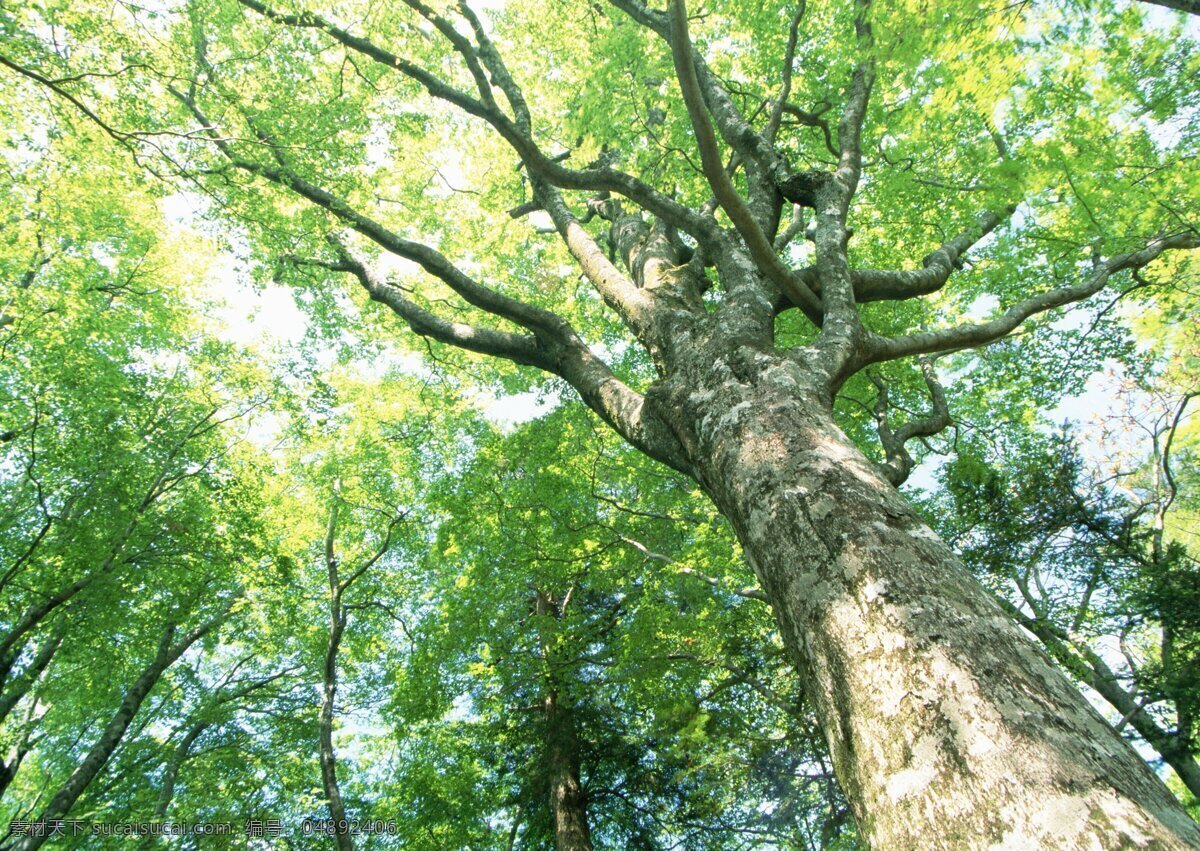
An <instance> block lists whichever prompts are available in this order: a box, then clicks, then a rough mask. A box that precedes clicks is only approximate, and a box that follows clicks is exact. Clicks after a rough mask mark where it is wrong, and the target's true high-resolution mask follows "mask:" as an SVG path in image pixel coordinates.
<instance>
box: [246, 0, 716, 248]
mask: <svg viewBox="0 0 1200 851" xmlns="http://www.w3.org/2000/svg"><path fill="white" fill-rule="evenodd" d="M238 2H239V3H241V4H242V5H243V6H245V7H247V8H248V9H251V10H253V11H255V12H257V13H259V14H261V15H263V16H264V17H266V18H268V19H269V20H272V21H275V22H276V23H281V24H285V25H287V26H294V27H305V28H311V29H318V30H321V31H322V32H324V33H325V34H326V35H328V36H330V37H331V38H333V39H334V40H335V41H337V42H338V43H340V44H342V45H343V46H345V47H347V48H349V49H351V50H354V51H355V52H358V53H361V54H362V55H364V56H367V57H369V58H370V59H372V60H374V61H376V62H378V63H379V64H381V65H384V66H385V67H387V68H390V69H392V70H395V71H398V72H400V73H401V74H404V75H405V76H407V77H409V78H410V79H412V80H414V81H415V82H417V83H419V84H420V85H421V86H422V87H423V88H424V89H425V90H426V91H427V92H428V93H429V94H430V95H431V96H432V97H434V98H437V99H439V100H444V101H446V102H447V103H450V104H453V105H454V106H457V107H458V108H459V109H461V110H463V111H464V112H466V113H467V114H469V115H474V116H475V117H477V118H482V119H483V120H484V121H486V122H487V123H488V124H489V125H491V126H492V128H493V129H494V130H496V132H497V133H499V134H500V136H501V137H502V138H503V139H504V140H505V141H506V142H508V144H509V146H510V147H512V149H513V150H514V151H515V152H516V153H517V155H518V156H519V157H520V158H521V161H522V162H523V163H524V164H525V166H526V167H527V168H528V169H529V170H530V171H531V172H534V173H536V174H538V175H539V176H541V177H542V178H544V179H545V180H547V181H548V182H550V183H551V184H553V185H555V186H558V187H560V188H563V189H579V190H584V191H588V190H591V191H597V192H599V191H608V192H616V193H618V194H620V195H624V196H625V197H627V198H629V199H630V200H631V201H633V202H634V203H636V204H638V205H639V206H641V207H643V208H644V209H646V210H648V211H649V212H651V213H653V214H654V215H656V216H658V217H659V218H661V219H663V220H664V221H666V222H669V223H670V224H672V225H674V226H675V227H677V228H679V229H680V230H683V231H685V232H687V233H689V234H692V235H693V236H703V235H705V234H706V233H707V232H709V230H710V229H711V225H710V224H709V223H706V221H705V220H704V219H702V218H701V217H700V216H698V215H697V214H696V213H694V212H693V211H691V210H689V209H688V208H687V207H685V206H683V205H682V204H680V203H678V202H677V201H674V200H673V199H671V198H669V197H668V196H666V195H664V194H663V193H661V192H659V191H658V190H657V189H655V188H654V187H652V186H650V185H649V184H647V183H645V182H644V181H642V180H640V179H638V178H636V177H634V176H632V175H630V174H626V173H625V172H622V171H618V170H617V169H613V168H611V167H608V166H600V167H596V168H588V169H583V170H575V169H570V168H567V167H565V166H563V165H562V164H561V163H559V162H557V161H556V160H555V158H553V157H548V156H546V154H544V153H543V152H542V150H541V149H540V148H539V147H538V146H537V143H536V142H534V140H533V138H532V137H531V136H530V135H529V134H528V132H526V131H525V130H523V129H522V127H521V126H520V124H519V121H518V123H514V121H513V120H512V119H510V118H509V117H508V116H506V115H504V114H503V113H501V112H500V111H499V110H498V109H494V108H491V107H489V106H488V105H487V104H486V103H483V102H481V101H479V100H477V99H475V98H473V97H471V96H470V95H467V94H465V93H463V92H461V91H459V90H458V89H455V88H454V87H453V86H450V85H448V84H447V83H445V82H444V81H442V80H440V79H439V78H437V77H436V76H434V75H433V74H431V73H429V72H428V71H426V70H425V69H424V68H421V67H420V66H417V65H415V64H413V63H412V62H409V61H408V60H406V59H402V58H401V57H399V56H397V55H396V54H394V53H392V52H391V51H389V50H387V49H385V48H383V47H380V46H379V45H377V44H375V43H374V42H372V41H371V40H370V39H366V38H363V37H361V36H356V35H353V34H351V33H350V32H349V31H347V30H345V29H343V28H341V27H339V26H337V25H336V24H333V23H332V22H330V21H328V20H326V19H325V18H323V17H321V16H319V15H315V14H312V13H309V12H305V13H303V14H299V15H289V14H284V13H282V12H279V11H276V10H274V9H272V8H270V7H269V6H266V5H265V4H263V3H262V2H260V0H238ZM506 94H507V93H506ZM518 119H519V120H520V116H519V115H518Z"/></svg>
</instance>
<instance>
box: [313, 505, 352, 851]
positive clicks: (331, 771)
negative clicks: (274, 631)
mask: <svg viewBox="0 0 1200 851" xmlns="http://www.w3.org/2000/svg"><path fill="white" fill-rule="evenodd" d="M340 490H341V487H340V482H335V483H334V487H333V492H334V493H333V502H332V505H331V507H330V509H329V525H328V527H327V529H326V532H325V569H326V571H327V573H328V577H329V637H328V639H327V640H326V643H325V661H324V664H323V666H322V668H321V681H322V688H321V712H320V717H319V722H318V723H319V726H320V740H321V745H320V747H321V785H322V786H323V787H324V789H325V798H326V800H327V801H328V802H329V817H330V818H331V819H332V820H333V822H334V825H335V828H334V834H333V835H334V843H335V844H336V846H337V848H338V851H354V838H353V837H352V836H351V835H350V833H349V832H348V831H343V830H341V825H342V824H343V823H344V822H345V821H346V805H345V803H344V802H343V801H342V790H341V787H340V786H339V785H338V779H337V754H336V753H335V752H334V750H333V716H334V712H335V710H336V708H337V683H338V671H337V658H338V650H339V648H340V647H341V643H342V633H343V632H344V631H345V629H346V613H345V611H344V610H343V609H342V592H343V591H344V590H345V588H344V586H343V585H342V583H341V580H340V578H339V576H338V559H337V552H336V550H335V544H336V541H337V524H338V501H339V492H340Z"/></svg>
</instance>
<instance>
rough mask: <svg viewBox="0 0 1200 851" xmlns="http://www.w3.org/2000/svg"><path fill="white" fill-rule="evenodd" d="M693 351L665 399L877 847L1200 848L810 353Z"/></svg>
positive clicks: (1197, 837)
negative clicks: (843, 405) (851, 417)
mask: <svg viewBox="0 0 1200 851" xmlns="http://www.w3.org/2000/svg"><path fill="white" fill-rule="evenodd" d="M693 360H694V364H695V365H694V367H693V368H692V369H691V370H689V371H690V372H691V374H690V375H687V376H686V378H687V381H686V383H683V382H678V383H673V384H672V385H668V386H666V387H663V388H662V390H661V391H659V395H658V396H657V397H656V398H654V400H653V402H654V404H655V405H656V406H657V412H656V413H657V415H658V416H659V417H661V418H662V419H664V420H666V421H667V422H668V423H669V424H670V425H671V427H672V429H673V430H674V431H675V433H676V434H677V435H678V436H679V439H680V442H681V443H683V444H684V446H685V447H686V448H687V451H688V455H689V456H690V458H691V459H692V462H693V464H694V465H695V470H696V474H697V477H698V478H699V480H700V482H701V484H702V485H703V486H704V487H705V489H706V490H707V491H708V493H709V494H710V496H711V497H712V498H713V500H714V501H715V502H716V504H717V505H718V506H719V507H720V509H721V510H722V511H723V512H724V513H725V515H726V516H727V517H728V518H729V519H730V521H731V522H732V524H733V526H734V529H735V530H736V533H737V536H738V538H739V540H740V541H741V544H742V546H743V548H744V550H745V552H746V554H747V557H748V558H749V560H750V562H751V564H752V566H753V567H754V570H755V571H756V573H757V575H758V577H759V580H760V582H761V583H762V586H763V588H764V590H765V592H766V594H767V596H768V597H769V599H770V600H771V604H772V607H773V609H774V612H775V615H776V618H777V619H778V621H779V625H780V628H781V632H782V635H783V638H784V641H785V643H786V645H787V647H788V649H789V651H790V653H791V655H792V657H793V659H794V661H795V664H796V666H797V668H798V669H799V671H800V673H801V676H802V677H803V680H804V684H805V687H806V690H807V694H808V697H809V699H810V700H811V701H812V702H813V705H814V707H815V709H816V711H817V714H818V717H819V718H820V720H821V722H822V727H823V729H824V733H825V736H826V739H827V740H828V743H829V750H830V753H831V754H832V757H833V761H834V767H835V771H836V773H837V776H838V779H839V781H840V782H841V785H842V788H843V789H844V791H845V793H846V797H847V798H848V799H849V801H850V803H851V806H852V808H853V811H854V815H855V817H856V819H857V821H858V824H859V828H860V831H861V833H862V835H863V837H864V838H865V839H866V840H867V841H868V842H869V843H870V844H871V846H872V847H875V848H885V849H917V848H921V849H927V848H953V849H960V848H1013V849H1026V848H1038V849H1076V848H1099V849H1115V848H1133V847H1156V848H1186V847H1200V828H1198V827H1197V825H1196V824H1195V823H1194V822H1192V821H1191V820H1190V819H1189V818H1188V817H1187V815H1186V813H1185V812H1184V810H1183V809H1182V807H1181V806H1180V805H1179V803H1178V802H1177V801H1176V800H1175V799H1174V797H1173V796H1172V795H1171V794H1170V792H1169V791H1168V790H1167V788H1166V787H1165V785H1164V784H1163V783H1162V782H1161V781H1160V780H1159V779H1158V778H1157V777H1156V776H1155V775H1154V774H1153V772H1152V771H1151V770H1150V769H1149V768H1148V767H1147V765H1146V764H1145V762H1143V761H1142V759H1141V758H1140V757H1139V756H1138V755H1137V754H1136V753H1135V752H1134V751H1133V750H1132V748H1131V747H1130V746H1129V745H1128V744H1127V743H1126V742H1125V741H1124V740H1123V739H1122V738H1121V737H1120V735H1119V734H1117V733H1116V732H1115V731H1114V730H1113V728H1112V727H1111V726H1110V725H1109V724H1107V723H1106V722H1105V721H1104V720H1103V719H1102V718H1101V717H1100V716H1099V714H1098V713H1096V711H1095V710H1093V709H1092V707H1091V706H1090V705H1089V704H1088V702H1087V701H1086V700H1085V699H1084V698H1083V696H1082V695H1081V694H1080V692H1079V691H1078V690H1077V689H1076V688H1075V687H1074V686H1073V685H1072V684H1071V683H1070V682H1069V681H1068V680H1067V679H1066V677H1064V676H1063V675H1062V674H1061V673H1060V672H1059V671H1058V670H1057V669H1056V668H1055V667H1054V666H1053V665H1052V664H1051V663H1050V661H1049V659H1048V658H1047V657H1046V656H1045V654H1044V653H1043V652H1042V651H1041V650H1040V648H1038V647H1037V645H1036V644H1035V643H1034V642H1033V641H1032V639H1030V638H1028V637H1027V636H1026V635H1024V634H1023V633H1022V632H1021V631H1020V629H1019V628H1018V627H1017V626H1016V625H1015V624H1014V623H1013V622H1012V620H1011V619H1010V618H1009V617H1008V616H1007V615H1006V614H1005V613H1004V612H1003V610H1002V609H1001V608H1000V606H999V604H998V603H997V601H996V600H995V599H994V597H993V596H992V595H990V594H989V593H988V592H987V591H986V590H985V589H984V588H983V587H982V586H981V585H979V583H978V582H976V581H975V579H974V578H973V577H972V576H971V574H970V572H969V571H968V570H967V569H966V568H965V566H963V565H962V563H961V562H960V561H959V560H958V559H957V558H956V557H955V555H954V553H953V552H952V551H951V550H950V548H949V547H948V546H947V545H946V544H945V543H944V542H943V541H941V539H940V538H938V537H937V535H935V534H934V533H933V532H932V531H931V530H930V529H929V528H928V527H927V526H926V525H925V524H924V523H922V522H921V520H920V519H919V518H918V517H917V515H916V514H915V512H914V511H913V510H912V509H911V508H910V506H909V505H908V503H907V502H906V501H905V500H904V499H903V498H902V497H901V496H900V495H899V493H897V492H896V490H895V489H894V488H893V487H892V486H891V485H890V484H888V483H887V482H886V481H885V480H884V479H883V478H881V476H880V473H879V470H878V468H877V466H876V465H874V464H873V463H871V462H870V461H868V460H867V459H866V458H865V457H864V456H863V455H862V454H861V453H860V452H859V451H858V449H857V448H856V447H855V446H854V445H853V444H852V443H851V442H850V441H849V440H848V439H847V438H846V436H845V435H844V434H843V433H842V432H841V431H840V429H839V428H838V427H837V425H836V424H835V422H834V420H833V416H832V413H831V410H830V406H829V404H828V401H827V398H826V397H825V396H824V395H823V393H822V392H821V391H820V390H819V389H818V388H816V387H814V386H813V384H814V382H813V380H812V378H811V377H810V375H809V374H808V373H807V372H806V371H805V370H804V369H803V368H801V366H800V365H799V364H798V363H796V362H793V361H790V360H784V359H782V358H776V357H774V356H772V355H770V354H765V353H762V352H760V351H753V350H750V349H748V348H746V349H740V350H736V351H735V352H733V353H732V354H730V353H729V352H728V350H725V351H717V352H716V353H715V354H713V355H712V356H711V357H707V358H695V359H693Z"/></svg>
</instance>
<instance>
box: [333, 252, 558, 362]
mask: <svg viewBox="0 0 1200 851" xmlns="http://www.w3.org/2000/svg"><path fill="white" fill-rule="evenodd" d="M331 242H332V243H333V244H334V246H335V249H336V250H337V252H338V254H339V255H340V256H341V263H340V264H338V265H335V266H333V267H331V268H334V269H335V270H336V271H346V272H350V273H352V274H353V275H354V276H355V277H356V278H358V281H359V283H360V284H362V287H363V289H365V290H366V291H367V294H368V295H369V296H370V297H371V300H372V301H377V302H379V303H380V304H385V305H387V306H388V307H390V308H391V309H392V310H393V311H394V312H395V313H396V315H398V316H399V317H400V318H401V319H403V320H404V321H405V323H407V325H408V327H410V328H411V329H412V330H413V331H415V332H416V333H418V334H420V335H421V336H423V337H430V338H432V339H434V340H437V341H438V342H440V343H447V344H449V345H451V346H457V347H458V348H460V349H466V350H467V351H471V352H478V353H479V354H484V355H492V356H495V357H501V358H505V359H506V360H511V361H513V362H515V363H519V364H524V365H526V366H536V367H539V368H541V369H545V370H548V371H551V372H553V371H555V370H554V368H553V364H552V362H551V361H550V359H549V357H548V355H547V353H546V352H545V351H543V350H542V349H541V348H540V347H539V345H538V341H537V338H536V337H534V336H532V335H526V334H512V333H509V332H507V331H497V330H494V329H491V328H478V327H476V326H474V325H466V324H464V323H461V322H450V321H449V320H446V319H443V318H442V317H440V316H437V315H436V314H433V313H431V312H429V311H428V310H425V309H424V308H423V307H420V306H419V305H417V304H416V303H415V302H413V301H411V300H410V299H409V298H408V297H407V296H406V295H405V294H404V292H403V290H401V289H400V288H399V287H396V286H393V285H392V284H390V283H388V282H386V281H384V280H383V279H382V278H380V277H379V276H378V275H377V274H376V273H375V272H374V271H373V270H372V269H370V268H369V267H368V266H367V265H366V263H365V262H364V260H363V259H362V258H361V257H359V256H358V255H357V254H356V253H354V252H353V251H352V249H351V248H350V246H349V245H348V244H347V242H346V241H345V240H344V239H341V238H338V237H333V238H331Z"/></svg>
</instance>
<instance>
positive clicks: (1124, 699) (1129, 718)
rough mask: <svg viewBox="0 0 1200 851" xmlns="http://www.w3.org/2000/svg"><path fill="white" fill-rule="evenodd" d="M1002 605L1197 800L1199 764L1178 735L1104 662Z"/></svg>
mask: <svg viewBox="0 0 1200 851" xmlns="http://www.w3.org/2000/svg"><path fill="white" fill-rule="evenodd" d="M1002 605H1004V608H1005V610H1006V611H1007V612H1008V613H1009V614H1010V615H1011V616H1012V617H1013V618H1014V619H1015V620H1016V621H1017V622H1018V623H1020V624H1021V625H1022V626H1024V627H1025V628H1026V629H1028V630H1029V631H1030V632H1031V633H1033V634H1034V635H1035V636H1037V638H1038V640H1040V641H1041V642H1042V644H1043V645H1044V646H1045V648H1046V650H1047V651H1048V652H1049V653H1050V655H1051V656H1052V657H1053V658H1054V659H1056V660H1057V661H1058V663H1059V664H1060V665H1062V666H1063V668H1065V669H1066V670H1068V671H1070V672H1071V674H1072V675H1073V676H1075V677H1077V678H1078V679H1079V680H1080V681H1082V682H1085V683H1087V684H1088V685H1089V686H1091V687H1092V688H1093V689H1095V690H1096V693H1097V694H1099V695H1100V696H1101V697H1103V698H1104V699H1105V700H1106V701H1108V703H1109V705H1110V706H1112V707H1113V709H1115V710H1116V711H1117V712H1120V713H1121V718H1122V719H1124V721H1125V723H1128V724H1129V725H1130V726H1131V727H1133V729H1134V730H1136V731H1137V733H1138V735H1139V736H1141V737H1142V738H1143V739H1145V740H1146V743H1147V744H1149V745H1150V747H1152V748H1154V750H1155V751H1157V752H1158V754H1159V756H1161V757H1162V759H1163V761H1164V762H1166V764H1167V765H1169V766H1171V768H1172V769H1174V771H1175V773H1176V774H1177V775H1179V779H1180V780H1181V781H1182V782H1183V785H1184V786H1186V787H1187V789H1188V791H1189V792H1191V793H1192V794H1193V795H1195V796H1196V797H1197V798H1200V763H1197V762H1196V757H1195V756H1194V755H1193V754H1192V752H1191V751H1190V750H1189V749H1188V747H1187V746H1186V743H1185V742H1183V741H1181V737H1180V736H1179V735H1178V734H1177V733H1170V732H1168V731H1167V730H1164V729H1163V728H1162V726H1161V725H1160V724H1159V723H1158V722H1157V721H1156V720H1155V719H1154V717H1153V716H1152V715H1151V714H1150V713H1149V712H1147V711H1146V709H1145V707H1144V706H1143V705H1142V704H1141V703H1140V702H1139V701H1138V700H1137V698H1136V696H1135V695H1134V694H1131V693H1130V692H1128V691H1126V690H1125V689H1124V688H1123V687H1122V686H1121V681H1120V678H1119V677H1118V676H1117V674H1116V672H1115V671H1113V670H1112V669H1111V668H1110V667H1109V666H1108V663H1106V662H1105V661H1104V659H1103V658H1101V657H1100V656H1099V655H1098V654H1097V653H1095V652H1094V651H1093V650H1092V649H1091V648H1089V647H1087V646H1082V647H1077V646H1075V645H1074V644H1073V643H1072V642H1071V639H1070V636H1069V635H1067V634H1065V632H1064V631H1063V630H1060V629H1058V628H1056V627H1055V626H1054V625H1053V624H1051V623H1050V622H1048V621H1046V620H1044V619H1042V618H1040V617H1030V616H1029V615H1026V614H1025V613H1024V612H1022V611H1021V610H1020V609H1018V608H1017V607H1016V606H1013V605H1012V604H1011V603H1006V602H1004V601H1002Z"/></svg>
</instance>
